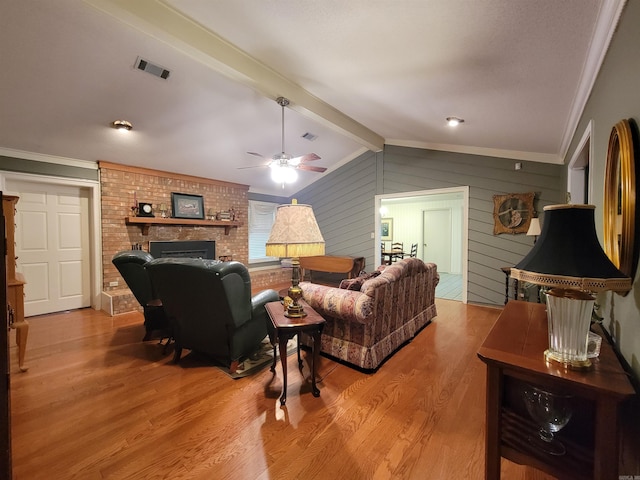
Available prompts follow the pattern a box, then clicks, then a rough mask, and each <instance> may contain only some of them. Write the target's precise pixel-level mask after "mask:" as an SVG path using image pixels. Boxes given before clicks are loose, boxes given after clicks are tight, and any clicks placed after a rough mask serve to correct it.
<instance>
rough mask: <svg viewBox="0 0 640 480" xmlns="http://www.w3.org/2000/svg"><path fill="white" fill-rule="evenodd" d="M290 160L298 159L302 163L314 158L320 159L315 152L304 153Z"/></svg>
mask: <svg viewBox="0 0 640 480" xmlns="http://www.w3.org/2000/svg"><path fill="white" fill-rule="evenodd" d="M292 160H298V162H299V163H304V162H312V161H314V160H320V157H319V156H318V155H316V154H315V153H307V154H306V155H302V156H301V157H296V158H293V159H292Z"/></svg>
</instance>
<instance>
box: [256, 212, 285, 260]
mask: <svg viewBox="0 0 640 480" xmlns="http://www.w3.org/2000/svg"><path fill="white" fill-rule="evenodd" d="M277 209H278V204H277V203H270V202H259V201H257V200H249V263H263V262H273V261H278V260H279V259H278V258H277V257H267V254H266V246H265V245H266V243H267V240H268V239H269V234H270V233H271V227H272V226H273V222H274V220H275V218H276V210H277Z"/></svg>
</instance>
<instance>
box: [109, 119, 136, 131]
mask: <svg viewBox="0 0 640 480" xmlns="http://www.w3.org/2000/svg"><path fill="white" fill-rule="evenodd" d="M111 126H112V127H113V128H115V129H116V130H118V131H120V132H128V131H129V130H131V129H132V128H133V125H131V122H127V121H126V120H116V121H115V122H113V123H112V124H111Z"/></svg>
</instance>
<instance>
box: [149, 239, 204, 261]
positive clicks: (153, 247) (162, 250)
mask: <svg viewBox="0 0 640 480" xmlns="http://www.w3.org/2000/svg"><path fill="white" fill-rule="evenodd" d="M149 253H150V254H151V256H152V257H153V258H163V257H174V258H175V257H182V258H204V259H209V260H215V258H216V242H215V241H214V240H176V241H170V242H149Z"/></svg>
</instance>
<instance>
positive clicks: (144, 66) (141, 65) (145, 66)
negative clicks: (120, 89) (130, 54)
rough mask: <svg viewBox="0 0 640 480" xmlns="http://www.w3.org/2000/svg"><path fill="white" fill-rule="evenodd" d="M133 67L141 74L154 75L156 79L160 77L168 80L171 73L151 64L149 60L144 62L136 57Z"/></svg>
mask: <svg viewBox="0 0 640 480" xmlns="http://www.w3.org/2000/svg"><path fill="white" fill-rule="evenodd" d="M135 67H136V68H137V69H138V70H142V71H143V72H147V73H150V74H151V75H155V76H156V77H160V78H163V79H165V80H166V79H167V78H169V75H170V74H171V72H170V71H169V70H167V69H166V68H164V67H161V66H160V65H156V64H154V63H151V62H150V61H149V60H145V59H144V58H141V57H138V58H137V59H136V64H135Z"/></svg>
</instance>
